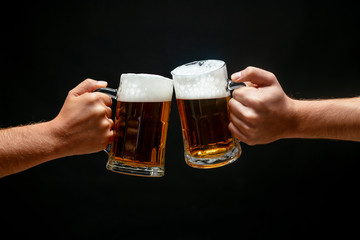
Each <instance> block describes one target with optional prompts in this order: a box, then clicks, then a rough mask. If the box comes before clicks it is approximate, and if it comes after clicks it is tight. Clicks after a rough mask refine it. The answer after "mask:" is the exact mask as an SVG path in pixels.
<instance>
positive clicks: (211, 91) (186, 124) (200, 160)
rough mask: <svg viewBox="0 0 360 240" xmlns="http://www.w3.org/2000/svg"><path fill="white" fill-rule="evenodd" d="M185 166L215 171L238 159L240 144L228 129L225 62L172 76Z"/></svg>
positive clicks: (211, 62)
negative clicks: (214, 169)
mask: <svg viewBox="0 0 360 240" xmlns="http://www.w3.org/2000/svg"><path fill="white" fill-rule="evenodd" d="M171 74H172V77H173V81H174V87H175V95H176V101H177V107H178V110H179V115H180V121H181V126H182V135H183V142H184V156H185V161H186V163H187V164H188V165H189V166H191V167H195V168H215V167H220V166H224V165H226V164H229V163H232V162H234V161H235V160H236V159H238V158H239V157H240V155H241V147H240V144H239V142H238V141H237V140H236V139H235V138H234V136H233V135H232V134H231V132H230V131H229V129H228V125H229V106H228V102H229V100H230V90H229V86H230V85H229V86H228V84H229V83H232V82H230V81H229V82H228V77H227V71H226V65H225V62H223V61H220V60H204V61H196V62H191V63H188V64H184V65H182V66H179V67H177V68H175V69H174V70H173V71H172V72H171Z"/></svg>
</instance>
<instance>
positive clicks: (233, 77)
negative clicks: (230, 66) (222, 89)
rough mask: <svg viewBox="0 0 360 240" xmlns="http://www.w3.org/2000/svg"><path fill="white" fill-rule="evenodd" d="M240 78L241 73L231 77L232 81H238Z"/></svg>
mask: <svg viewBox="0 0 360 240" xmlns="http://www.w3.org/2000/svg"><path fill="white" fill-rule="evenodd" d="M240 78H241V72H237V73H234V74H233V75H231V79H232V80H236V79H240Z"/></svg>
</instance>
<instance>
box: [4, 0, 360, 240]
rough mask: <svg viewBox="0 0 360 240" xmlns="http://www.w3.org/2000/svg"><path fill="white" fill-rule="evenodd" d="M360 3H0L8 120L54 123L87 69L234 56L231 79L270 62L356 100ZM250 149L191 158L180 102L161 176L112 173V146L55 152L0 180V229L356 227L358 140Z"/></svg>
mask: <svg viewBox="0 0 360 240" xmlns="http://www.w3.org/2000/svg"><path fill="white" fill-rule="evenodd" d="M359 10H360V9H359V5H358V4H356V5H351V4H349V3H348V2H346V1H339V2H336V1H330V2H328V1H327V2H324V3H314V1H282V2H270V1H234V0H232V1H225V0H222V1H210V0H209V1H48V2H46V3H45V2H39V1H26V2H19V1H16V2H12V3H11V4H10V5H6V6H3V7H2V11H1V12H2V14H1V32H2V34H1V38H2V41H3V44H1V56H2V57H1V58H2V62H3V64H2V71H1V73H0V74H1V92H0V104H1V105H0V107H1V113H0V127H9V126H17V125H19V124H29V123H32V122H39V121H47V120H51V119H53V118H54V117H56V115H57V113H58V112H59V110H60V108H61V106H62V104H63V102H64V100H65V98H66V95H67V92H68V91H69V90H71V89H72V88H73V87H75V86H76V85H77V84H78V83H80V82H81V81H82V80H84V79H85V78H87V77H90V78H94V79H97V80H106V81H108V82H109V86H110V87H114V88H116V87H117V86H118V84H119V77H120V75H121V73H128V72H135V73H140V72H144V73H154V74H160V75H163V76H166V77H170V76H171V75H170V71H171V70H172V69H174V68H175V67H176V66H178V65H181V64H183V63H187V62H190V61H194V60H201V59H221V60H224V61H225V62H226V63H227V68H228V72H229V75H230V74H231V73H233V72H235V71H238V70H242V69H244V68H245V67H246V66H250V65H252V66H257V67H261V68H264V69H266V70H269V71H271V72H273V73H274V74H275V75H276V76H277V78H278V80H279V81H280V83H281V84H282V86H283V88H284V90H285V92H286V93H287V94H288V95H289V96H291V97H294V98H306V99H308V98H312V99H316V98H333V97H336V98H338V97H353V96H357V95H359V93H360V78H359V75H360V73H359V69H360V68H359V67H360V66H359V65H360V64H359V57H360V51H359V42H360V37H359V26H360V15H359V14H358V13H359ZM242 147H243V154H242V156H241V158H240V159H239V160H238V161H236V162H235V163H233V164H231V165H229V166H225V167H222V168H218V169H212V170H197V169H193V168H190V167H188V166H187V165H186V164H185V162H184V159H183V145H182V137H181V129H180V123H179V117H178V113H177V108H176V104H174V102H173V105H172V112H171V119H170V125H169V132H168V140H167V150H166V174H165V176H164V177H163V178H140V177H132V176H126V175H121V174H116V173H112V172H109V171H107V170H106V169H105V164H106V161H107V155H106V153H104V152H99V153H96V154H90V155H84V156H73V157H67V158H63V159H58V160H54V161H50V162H48V163H45V164H42V165H40V166H37V167H34V168H32V169H29V170H27V171H24V172H21V173H17V174H14V175H11V176H8V177H5V178H2V179H0V204H1V205H0V209H1V210H0V212H1V213H0V218H1V220H2V221H1V222H2V223H1V225H0V229H1V235H2V236H7V237H8V238H9V239H12V238H18V237H21V236H26V237H30V236H31V237H36V239H38V238H41V239H42V238H47V239H134V238H135V239H138V238H142V239H143V238H145V237H151V238H154V239H155V238H161V239H162V238H164V239H213V238H219V237H222V238H226V236H229V237H231V238H238V239H281V238H283V239H295V238H302V237H306V238H311V237H317V238H319V237H320V238H323V237H328V236H339V237H345V238H346V236H354V237H356V236H358V235H359V234H358V223H359V221H358V216H359V214H360V211H359V200H360V199H359V196H358V191H359V183H360V181H359V174H358V172H359V160H360V157H359V156H360V154H359V147H360V145H359V143H355V142H342V141H330V140H301V139H292V140H280V141H277V142H274V143H271V144H268V145H260V146H247V145H246V144H242ZM9 234H11V235H9ZM7 237H5V238H7Z"/></svg>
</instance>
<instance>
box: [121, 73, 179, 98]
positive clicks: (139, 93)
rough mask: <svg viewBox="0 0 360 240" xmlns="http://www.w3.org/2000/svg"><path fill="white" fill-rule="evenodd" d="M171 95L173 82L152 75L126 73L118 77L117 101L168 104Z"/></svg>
mask: <svg viewBox="0 0 360 240" xmlns="http://www.w3.org/2000/svg"><path fill="white" fill-rule="evenodd" d="M172 93H173V81H172V80H171V79H169V78H165V77H162V76H159V75H154V74H145V73H139V74H135V73H126V74H122V75H121V77H120V87H119V89H118V92H117V99H118V101H124V102H168V101H171V98H172Z"/></svg>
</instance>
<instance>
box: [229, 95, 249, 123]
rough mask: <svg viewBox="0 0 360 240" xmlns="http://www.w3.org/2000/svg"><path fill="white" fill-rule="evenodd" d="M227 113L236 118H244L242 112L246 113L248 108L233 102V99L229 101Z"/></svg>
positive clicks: (235, 101)
mask: <svg viewBox="0 0 360 240" xmlns="http://www.w3.org/2000/svg"><path fill="white" fill-rule="evenodd" d="M229 111H230V113H231V114H234V115H235V116H236V117H238V118H244V114H243V113H244V112H247V111H248V108H247V107H246V106H245V105H243V104H242V103H241V102H239V101H237V100H235V99H234V98H232V99H230V101H229Z"/></svg>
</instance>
